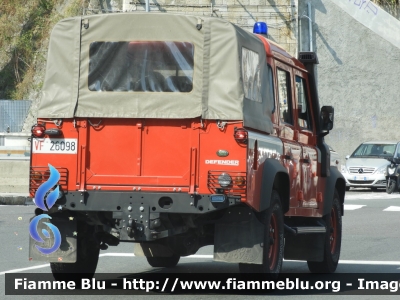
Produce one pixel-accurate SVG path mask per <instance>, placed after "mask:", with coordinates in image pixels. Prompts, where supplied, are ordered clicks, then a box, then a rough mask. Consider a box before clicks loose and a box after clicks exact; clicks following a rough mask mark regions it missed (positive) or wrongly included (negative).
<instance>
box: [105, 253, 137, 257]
mask: <svg viewBox="0 0 400 300" xmlns="http://www.w3.org/2000/svg"><path fill="white" fill-rule="evenodd" d="M103 256H120V257H121V256H123V257H125V256H135V254H133V253H102V254H100V255H99V257H103Z"/></svg>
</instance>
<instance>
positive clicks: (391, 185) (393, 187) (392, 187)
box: [386, 179, 396, 194]
mask: <svg viewBox="0 0 400 300" xmlns="http://www.w3.org/2000/svg"><path fill="white" fill-rule="evenodd" d="M395 191H396V180H393V179H390V183H389V186H388V185H386V193H388V194H391V193H394V192H395Z"/></svg>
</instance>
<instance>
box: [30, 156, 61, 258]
mask: <svg viewBox="0 0 400 300" xmlns="http://www.w3.org/2000/svg"><path fill="white" fill-rule="evenodd" d="M49 169H50V177H49V179H48V180H47V181H46V182H44V183H43V184H42V185H41V186H39V188H38V189H37V191H36V194H35V204H36V206H37V207H39V208H40V209H42V210H43V211H48V210H50V208H52V207H53V205H54V203H56V201H57V198H58V195H59V191H60V188H59V186H58V185H57V188H55V189H54V190H53V191H51V192H50V193H48V192H49V191H50V190H51V189H52V188H53V187H54V186H55V185H56V184H57V182H58V181H59V180H60V173H59V172H58V171H57V169H56V168H54V167H53V166H52V165H50V164H49ZM46 193H48V195H47V197H46V199H45V196H46ZM45 200H46V202H45ZM44 218H47V219H51V217H50V216H49V215H48V214H42V215H39V216H36V217H34V218H33V219H32V221H31V223H30V224H29V233H30V235H31V237H32V238H33V239H34V240H35V241H37V242H39V243H44V240H43V239H42V238H41V237H40V235H39V233H38V231H37V225H38V223H39V221H40V220H41V219H44ZM44 224H46V225H47V226H48V227H49V229H50V230H51V231H52V232H53V236H54V244H53V245H52V246H51V247H50V248H43V247H40V246H38V245H36V248H37V249H38V250H39V251H40V252H42V253H43V254H51V253H53V252H54V251H57V249H59V248H60V245H61V234H60V231H59V230H58V228H57V227H56V226H54V225H53V224H51V223H48V222H44ZM42 234H43V235H44V236H45V237H46V238H47V239H49V238H50V237H51V236H50V233H49V232H48V231H47V230H46V229H42Z"/></svg>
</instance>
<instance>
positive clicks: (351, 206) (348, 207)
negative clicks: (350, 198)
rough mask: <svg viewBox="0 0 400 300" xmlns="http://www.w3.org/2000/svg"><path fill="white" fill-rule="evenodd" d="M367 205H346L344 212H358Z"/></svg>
mask: <svg viewBox="0 0 400 300" xmlns="http://www.w3.org/2000/svg"><path fill="white" fill-rule="evenodd" d="M364 206H366V205H356V204H345V205H344V210H356V209H360V208H362V207H364Z"/></svg>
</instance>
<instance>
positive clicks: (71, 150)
mask: <svg viewBox="0 0 400 300" xmlns="http://www.w3.org/2000/svg"><path fill="white" fill-rule="evenodd" d="M32 142H33V144H32V152H33V153H53V154H76V153H77V149H78V139H49V138H45V139H32Z"/></svg>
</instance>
